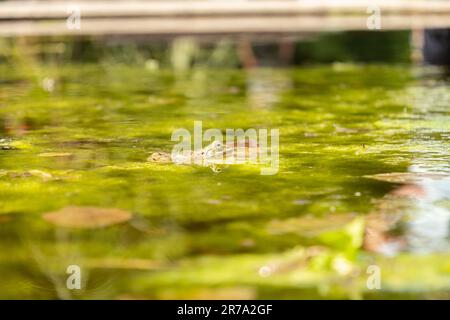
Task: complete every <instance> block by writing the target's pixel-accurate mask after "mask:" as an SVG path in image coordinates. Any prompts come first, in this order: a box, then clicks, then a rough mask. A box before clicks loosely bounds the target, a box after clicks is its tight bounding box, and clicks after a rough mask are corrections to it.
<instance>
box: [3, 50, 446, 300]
mask: <svg viewBox="0 0 450 320" xmlns="http://www.w3.org/2000/svg"><path fill="white" fill-rule="evenodd" d="M222 45H223V46H226V45H227V44H226V43H224V44H222ZM203 54H204V53H203ZM213 58H214V59H218V60H220V59H224V58H223V57H222V56H221V53H220V52H216V53H214V54H213ZM23 59H24V58H23V57H22V56H19V55H18V56H17V57H16V60H13V62H14V61H15V62H14V63H1V64H0V75H1V76H0V80H2V82H1V87H2V91H1V92H0V106H1V107H0V135H1V136H2V137H6V138H8V140H7V142H6V143H7V144H8V145H9V146H12V147H13V148H10V149H6V148H5V150H0V170H1V171H0V216H4V217H8V219H7V220H5V221H3V222H0V224H1V229H0V235H1V237H0V238H1V240H0V272H1V274H2V276H3V277H2V278H4V279H3V280H2V282H3V284H0V285H1V286H4V287H3V288H2V289H0V298H13V299H15V298H20V297H27V298H56V297H59V298H69V297H75V298H120V297H122V296H130V297H146V298H163V297H165V296H166V294H167V292H171V296H175V297H179V296H185V295H186V294H187V295H188V296H189V294H190V295H192V296H196V292H198V291H201V290H206V292H211V290H213V291H214V290H220V289H223V290H228V289H227V288H244V289H242V290H243V291H244V292H247V291H245V290H250V291H251V294H250V295H249V296H250V297H254V298H277V297H282V296H284V297H291V298H304V297H311V296H317V297H327V298H379V297H391V296H394V297H409V295H411V294H412V295H413V297H426V296H428V295H432V294H436V295H439V294H444V295H445V294H446V293H448V292H449V288H450V283H449V282H448V279H449V277H448V276H449V273H450V270H449V257H448V255H447V254H446V253H442V252H431V253H429V254H428V255H419V254H416V253H414V252H402V253H399V254H398V255H395V256H392V257H386V256H381V255H379V254H374V253H369V252H366V251H364V250H363V249H362V241H363V240H362V239H363V235H364V223H365V216H366V214H368V213H370V212H372V211H373V210H375V209H376V207H375V205H374V203H375V202H376V200H379V199H381V198H382V197H383V196H384V195H385V194H386V193H388V192H389V191H391V190H392V189H394V188H395V185H393V184H390V183H388V182H384V181H375V180H371V179H367V178H365V177H366V176H369V175H375V174H380V173H391V172H405V171H407V168H408V167H409V166H411V165H414V166H418V167H421V168H429V169H432V170H435V171H439V172H443V173H448V172H449V171H450V167H449V159H450V155H449V150H450V148H449V145H448V143H449V140H448V137H449V126H448V124H449V123H450V114H449V110H448V106H449V105H450V90H449V87H448V85H446V84H445V83H444V84H442V83H441V84H439V85H438V86H433V88H428V84H426V83H425V84H423V83H421V79H420V78H419V79H418V78H417V76H416V75H414V72H413V71H414V70H412V69H411V68H409V67H397V66H383V65H376V66H370V65H368V66H362V65H353V64H348V65H343V64H335V65H332V66H316V67H303V68H289V69H270V68H267V69H259V70H251V71H245V70H237V69H231V68H218V67H211V66H210V65H208V64H204V65H197V66H196V67H195V68H192V69H189V68H187V67H186V66H184V67H183V66H181V67H179V68H182V69H183V70H184V71H183V72H182V73H181V74H180V72H175V71H174V70H173V69H171V68H165V67H162V68H159V67H158V68H156V67H155V68H145V67H143V66H142V64H145V60H143V61H141V64H139V63H140V62H139V61H137V62H136V63H135V64H123V63H111V62H105V63H103V64H102V63H98V64H90V63H80V64H63V65H60V66H58V67H56V66H52V65H48V64H41V63H38V62H36V61H34V62H33V61H32V60H26V61H23ZM173 59H179V58H177V57H173ZM197 59H201V55H200V57H197ZM214 59H213V60H211V61H212V62H211V63H212V64H213V65H214V64H215V62H214V61H215V60H214ZM19 62H20V63H19ZM18 65H20V66H21V67H18ZM175 67H176V66H175ZM45 79H47V81H45ZM48 79H51V80H52V81H53V82H52V83H53V86H50V87H49V81H48ZM436 87H437V88H436ZM418 88H419V89H420V90H422V92H427V95H428V96H431V97H428V98H427V99H426V100H421V99H420V96H419V97H417V96H415V95H414V94H413V93H412V92H414V93H417V92H421V91H420V90H418ZM431 89H432V90H431ZM428 90H429V91H428ZM433 96H435V99H432V97H433ZM445 106H447V108H445ZM198 120H201V121H203V126H204V128H205V129H206V128H220V129H223V130H225V129H226V128H242V129H247V128H269V129H270V128H278V129H280V168H279V172H278V174H277V175H275V176H262V175H260V174H259V168H258V166H252V165H246V164H243V165H236V166H229V167H227V168H225V169H224V170H223V171H222V172H221V173H219V174H217V173H214V172H212V171H211V170H210V169H209V168H202V167H197V166H187V165H185V166H183V165H180V166H177V165H172V164H166V165H162V164H154V163H148V162H146V158H147V157H148V155H149V154H150V153H151V152H154V151H167V152H169V151H170V150H171V148H172V146H173V142H171V141H170V135H171V133H172V131H173V130H174V129H177V128H186V129H188V130H193V124H194V121H198ZM6 143H4V144H6ZM43 153H66V154H70V155H71V156H70V157H42V156H39V155H40V154H43ZM29 172H35V174H27V173H29ZM36 172H40V174H36ZM45 177H47V178H45ZM442 201H444V202H445V201H447V200H445V199H444V200H441V202H442ZM447 202H448V201H447ZM447 202H445V203H447ZM73 205H77V206H95V207H101V208H120V209H123V210H127V211H129V212H132V213H133V217H134V218H133V219H132V221H130V222H128V223H126V224H124V225H120V226H113V227H110V228H106V229H98V230H93V231H79V230H78V231H77V230H70V229H67V230H66V229H60V228H58V227H55V226H51V225H50V224H48V223H46V222H45V221H43V220H42V218H41V216H42V215H43V214H44V213H46V212H51V211H55V210H59V209H61V208H64V207H67V206H73ZM447 207H448V206H447ZM339 215H342V216H346V217H349V216H350V217H351V219H349V220H345V219H344V220H343V221H340V220H339V219H340V218H339ZM336 216H337V218H336ZM314 219H316V221H320V223H319V224H317V223H316V224H314V223H312V222H311V220H314ZM274 221H275V222H276V227H274ZM295 223H298V224H299V226H298V228H296V226H295ZM308 223H309V224H308ZM317 225H319V226H320V227H319V228H318V227H317ZM111 259H112V260H111ZM111 261H121V263H111ZM127 261H128V264H127ZM136 261H141V263H137V262H136ZM70 264H79V265H80V266H81V267H82V268H83V270H84V271H85V272H86V274H89V279H87V280H86V281H87V283H86V288H85V289H84V290H82V291H81V292H72V293H67V292H66V293H64V292H65V291H64V290H65V289H64V283H65V282H64V279H65V277H66V274H65V270H66V267H67V265H70ZM372 264H375V265H378V266H380V268H381V270H382V289H381V290H376V292H374V291H373V290H369V289H368V288H367V287H366V284H365V281H366V279H367V274H366V268H367V266H368V265H372ZM146 266H148V267H146ZM418 266H419V267H418ZM5 278H6V279H5ZM106 287H107V289H105V288H106ZM208 290H210V291H208ZM186 292H187V293H186ZM227 292H228V293H229V294H231V296H232V297H233V296H236V297H239V292H240V290H239V289H235V290H230V291H227Z"/></svg>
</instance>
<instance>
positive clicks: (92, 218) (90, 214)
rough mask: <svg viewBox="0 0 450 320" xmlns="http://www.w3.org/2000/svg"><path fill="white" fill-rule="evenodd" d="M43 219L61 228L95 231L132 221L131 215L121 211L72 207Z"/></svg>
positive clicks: (50, 213)
mask: <svg viewBox="0 0 450 320" xmlns="http://www.w3.org/2000/svg"><path fill="white" fill-rule="evenodd" d="M43 219H44V220H46V221H48V222H50V223H52V224H55V225H57V226H60V227H67V228H78V229H95V228H102V227H107V226H110V225H114V224H118V223H122V222H125V221H128V220H130V219H131V213H130V212H127V211H124V210H121V209H109V208H96V207H76V206H70V207H66V208H63V209H61V210H59V211H55V212H49V213H46V214H44V215H43Z"/></svg>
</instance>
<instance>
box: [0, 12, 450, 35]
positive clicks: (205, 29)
mask: <svg viewBox="0 0 450 320" xmlns="http://www.w3.org/2000/svg"><path fill="white" fill-rule="evenodd" d="M449 21H450V15H449V16H442V15H437V16H426V17H420V16H410V17H407V18H405V17H402V16H390V17H386V18H384V19H383V21H382V30H400V29H422V28H425V27H442V26H445V25H447V26H448V23H449ZM344 30H367V27H366V18H365V17H345V18H343V17H283V18H280V17H266V18H264V19H260V18H226V17H225V18H222V17H221V18H196V19H189V18H177V19H162V18H152V19H148V18H133V19H130V18H125V19H93V20H90V19H85V20H83V21H82V22H81V29H80V30H76V29H75V30H69V29H67V28H66V25H65V21H59V20H49V21H17V22H12V21H9V22H0V34H1V35H3V36H17V35H32V36H38V35H39V36H43V35H114V34H148V35H170V34H173V35H176V34H193V35H195V34H198V35H205V34H242V33H245V34H264V33H301V32H318V31H344ZM372 32H377V31H376V30H374V31H372Z"/></svg>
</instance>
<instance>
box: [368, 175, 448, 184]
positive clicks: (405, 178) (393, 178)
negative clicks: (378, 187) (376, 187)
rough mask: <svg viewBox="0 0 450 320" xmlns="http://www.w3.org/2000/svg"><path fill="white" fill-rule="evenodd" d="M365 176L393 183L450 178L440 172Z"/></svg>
mask: <svg viewBox="0 0 450 320" xmlns="http://www.w3.org/2000/svg"><path fill="white" fill-rule="evenodd" d="M364 177H366V178H370V179H375V180H379V181H385V182H392V183H414V182H418V181H423V180H426V179H434V180H438V179H445V178H449V177H450V175H448V174H445V173H438V172H426V173H425V172H424V173H416V172H392V173H380V174H374V175H370V176H364Z"/></svg>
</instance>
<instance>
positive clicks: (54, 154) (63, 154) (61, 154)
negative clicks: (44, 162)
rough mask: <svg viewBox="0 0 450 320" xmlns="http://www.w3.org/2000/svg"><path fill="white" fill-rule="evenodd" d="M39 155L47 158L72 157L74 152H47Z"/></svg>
mask: <svg viewBox="0 0 450 320" xmlns="http://www.w3.org/2000/svg"><path fill="white" fill-rule="evenodd" d="M38 156H39V157H46V158H65V157H71V156H73V154H72V153H68V152H45V153H40V154H38Z"/></svg>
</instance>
